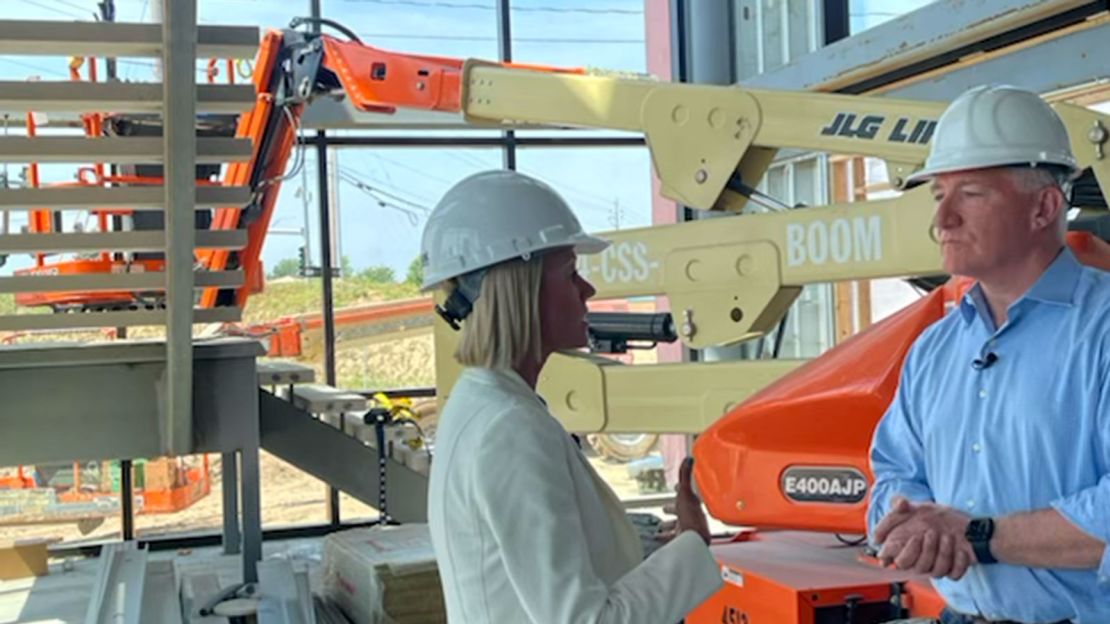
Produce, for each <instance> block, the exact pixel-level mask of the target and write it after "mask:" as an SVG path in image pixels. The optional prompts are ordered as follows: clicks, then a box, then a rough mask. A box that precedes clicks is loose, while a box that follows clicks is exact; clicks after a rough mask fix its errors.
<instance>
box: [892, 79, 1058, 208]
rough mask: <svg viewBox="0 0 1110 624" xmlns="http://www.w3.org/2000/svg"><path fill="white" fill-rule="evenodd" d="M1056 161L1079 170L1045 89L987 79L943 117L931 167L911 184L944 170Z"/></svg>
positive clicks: (909, 180)
mask: <svg viewBox="0 0 1110 624" xmlns="http://www.w3.org/2000/svg"><path fill="white" fill-rule="evenodd" d="M1020 165H1025V166H1030V167H1033V166H1044V165H1051V166H1055V167H1059V168H1060V169H1062V170H1064V171H1065V173H1066V174H1067V176H1068V177H1071V176H1074V175H1075V174H1076V173H1077V172H1078V167H1077V165H1076V162H1075V155H1074V154H1072V151H1071V143H1070V142H1069V141H1068V131H1067V129H1066V128H1065V127H1064V122H1062V121H1060V118H1059V117H1058V116H1057V115H1056V112H1055V111H1053V110H1052V108H1051V107H1050V106H1049V105H1048V104H1046V103H1045V101H1044V100H1042V99H1041V97H1040V96H1039V95H1037V94H1036V93H1033V92H1031V91H1026V90H1024V89H1018V88H1017V87H1011V86H1005V85H983V86H979V87H974V88H972V89H969V90H967V91H965V92H964V93H963V94H961V95H960V96H959V97H958V98H956V99H955V100H953V101H952V103H951V104H949V105H948V108H947V109H945V111H944V114H942V115H941V116H940V119H939V120H938V121H937V128H936V133H935V134H934V135H933V141H932V147H931V149H930V151H929V158H928V159H926V161H925V168H923V169H922V170H920V171H918V172H916V173H914V174H913V175H911V176H910V177H909V178H907V180H906V187H907V188H908V187H911V186H915V185H917V184H920V183H921V182H925V181H926V180H929V179H931V178H933V177H934V176H936V175H937V174H939V173H948V172H952V171H965V170H968V169H986V168H988V167H1005V166H1020Z"/></svg>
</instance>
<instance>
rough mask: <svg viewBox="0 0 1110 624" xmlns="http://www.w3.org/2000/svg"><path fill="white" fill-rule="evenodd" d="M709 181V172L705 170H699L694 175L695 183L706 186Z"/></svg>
mask: <svg viewBox="0 0 1110 624" xmlns="http://www.w3.org/2000/svg"><path fill="white" fill-rule="evenodd" d="M708 179H709V172H708V171H706V170H705V169H698V171H697V173H695V174H694V182H697V183H698V184H705V181H706V180H708Z"/></svg>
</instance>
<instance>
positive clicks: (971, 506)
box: [967, 498, 975, 509]
mask: <svg viewBox="0 0 1110 624" xmlns="http://www.w3.org/2000/svg"><path fill="white" fill-rule="evenodd" d="M967 508H968V509H975V499H974V498H969V499H967Z"/></svg>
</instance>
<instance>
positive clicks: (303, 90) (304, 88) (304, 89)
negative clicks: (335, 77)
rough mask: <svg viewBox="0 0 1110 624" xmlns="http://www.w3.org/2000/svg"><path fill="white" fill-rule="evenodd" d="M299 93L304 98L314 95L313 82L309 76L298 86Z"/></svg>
mask: <svg viewBox="0 0 1110 624" xmlns="http://www.w3.org/2000/svg"><path fill="white" fill-rule="evenodd" d="M297 93H298V94H300V96H301V97H303V98H306V97H308V96H309V95H310V94H312V80H311V79H310V78H309V77H308V76H305V77H304V78H302V79H301V84H299V85H297Z"/></svg>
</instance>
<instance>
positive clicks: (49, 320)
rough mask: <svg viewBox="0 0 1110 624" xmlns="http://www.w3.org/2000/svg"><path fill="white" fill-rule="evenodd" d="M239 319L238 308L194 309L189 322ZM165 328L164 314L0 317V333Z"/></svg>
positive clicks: (147, 312) (103, 313)
mask: <svg viewBox="0 0 1110 624" xmlns="http://www.w3.org/2000/svg"><path fill="white" fill-rule="evenodd" d="M242 316H243V312H242V310H241V309H239V308H198V309H196V310H193V322H195V323H237V322H239V320H241V319H242ZM165 324H166V312H165V310H139V311H126V312H73V313H69V314H5V315H2V316H0V331H40V330H54V329H82V328H93V327H139V326H147V325H165Z"/></svg>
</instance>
